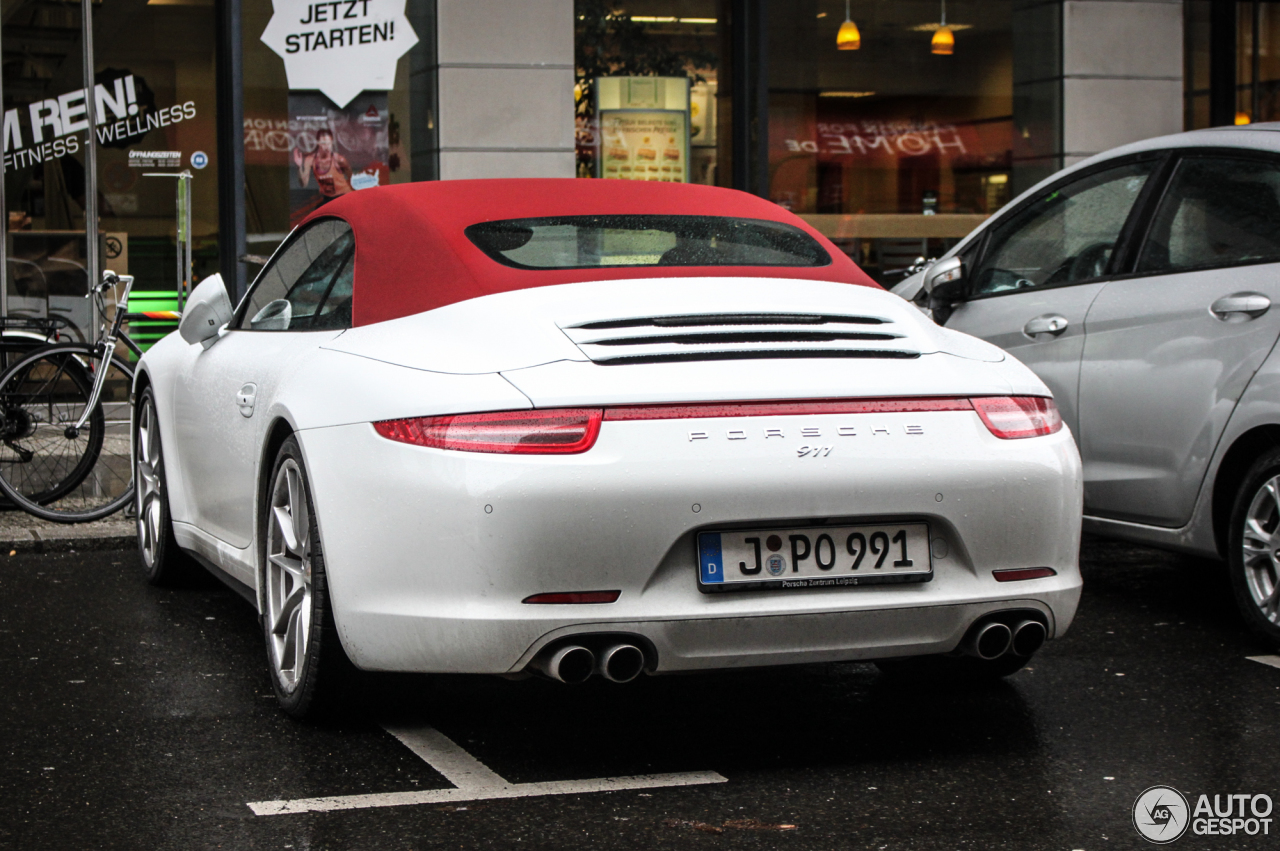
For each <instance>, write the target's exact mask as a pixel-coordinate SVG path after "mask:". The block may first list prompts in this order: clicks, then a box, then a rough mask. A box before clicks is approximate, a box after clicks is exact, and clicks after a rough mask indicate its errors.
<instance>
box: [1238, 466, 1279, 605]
mask: <svg viewBox="0 0 1280 851" xmlns="http://www.w3.org/2000/svg"><path fill="white" fill-rule="evenodd" d="M1240 546H1241V550H1242V551H1243V552H1242V553H1241V555H1242V556H1243V559H1242V561H1243V563H1244V580H1245V585H1246V586H1247V587H1248V589H1249V596H1250V597H1252V598H1253V603H1254V605H1255V606H1257V607H1258V611H1259V612H1261V613H1262V616H1263V617H1264V618H1265V619H1266V620H1267V621H1269V622H1270V623H1272V624H1275V625H1276V626H1280V476H1272V477H1271V478H1270V479H1268V480H1267V481H1266V482H1265V483H1263V485H1262V487H1260V488H1258V492H1257V493H1256V494H1254V495H1253V501H1252V502H1250V503H1249V510H1248V511H1247V512H1246V513H1245V516H1244V538H1243V540H1242V541H1241V544H1240Z"/></svg>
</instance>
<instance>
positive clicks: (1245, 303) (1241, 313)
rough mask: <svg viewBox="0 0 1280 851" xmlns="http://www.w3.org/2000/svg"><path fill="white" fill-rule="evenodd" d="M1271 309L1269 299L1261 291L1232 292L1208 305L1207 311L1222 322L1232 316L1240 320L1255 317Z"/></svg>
mask: <svg viewBox="0 0 1280 851" xmlns="http://www.w3.org/2000/svg"><path fill="white" fill-rule="evenodd" d="M1270 309H1271V299H1269V298H1267V297H1266V296H1264V295H1263V294H1262V293H1232V294H1231V295H1224V296H1223V297H1222V298H1220V299H1218V300H1217V301H1215V302H1214V303H1213V304H1211V305H1209V312H1210V313H1212V314H1213V315H1214V318H1216V319H1221V320H1223V321H1224V322H1225V321H1227V320H1230V319H1232V318H1236V319H1239V320H1241V321H1243V320H1245V319H1257V318H1258V317H1259V316H1261V315H1262V314H1264V313H1266V312H1267V311H1268V310H1270Z"/></svg>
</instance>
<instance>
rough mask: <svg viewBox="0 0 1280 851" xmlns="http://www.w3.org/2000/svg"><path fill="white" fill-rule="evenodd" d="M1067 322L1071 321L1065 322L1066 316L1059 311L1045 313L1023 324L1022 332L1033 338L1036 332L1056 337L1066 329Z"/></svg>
mask: <svg viewBox="0 0 1280 851" xmlns="http://www.w3.org/2000/svg"><path fill="white" fill-rule="evenodd" d="M1069 324H1071V323H1069V322H1067V317H1065V316H1063V315H1062V314H1060V313H1046V314H1043V315H1042V316H1037V317H1036V318H1035V319H1032V320H1031V321H1030V322H1028V323H1027V324H1026V325H1023V326H1022V333H1023V334H1026V335H1027V336H1028V337H1030V338H1031V339H1033V340H1034V339H1035V338H1036V335H1037V334H1052V335H1053V336H1055V337H1056V336H1058V335H1059V334H1061V333H1062V332H1063V331H1065V330H1067V326H1068V325H1069Z"/></svg>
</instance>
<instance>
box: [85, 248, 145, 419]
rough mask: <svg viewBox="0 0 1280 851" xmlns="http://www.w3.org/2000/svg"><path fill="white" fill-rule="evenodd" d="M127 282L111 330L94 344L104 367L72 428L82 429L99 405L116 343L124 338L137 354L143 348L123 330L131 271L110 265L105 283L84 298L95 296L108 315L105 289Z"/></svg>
mask: <svg viewBox="0 0 1280 851" xmlns="http://www.w3.org/2000/svg"><path fill="white" fill-rule="evenodd" d="M121 283H123V284H124V295H123V296H121V297H119V298H117V299H116V312H115V316H114V317H112V320H111V327H110V330H109V331H107V332H106V333H105V334H104V335H103V336H102V339H101V340H99V341H98V342H97V344H95V345H94V347H93V348H94V350H96V351H97V352H100V353H101V364H102V367H101V368H100V369H99V370H98V374H97V375H95V376H94V377H93V392H92V393H91V394H90V395H89V401H88V404H86V405H85V406H84V411H83V412H81V414H80V419H79V420H77V421H76V424H75V425H74V426H73V428H76V429H80V428H83V427H84V424H85V423H86V422H88V420H89V416H90V415H91V414H92V413H93V409H94V408H96V407H97V406H98V399H99V398H101V396H102V388H103V386H104V385H105V384H106V381H107V371H108V370H107V367H108V366H109V365H110V364H111V356H112V354H113V353H114V352H115V350H116V343H117V342H123V343H124V344H125V345H126V346H128V347H129V349H130V350H131V351H133V352H134V353H135V354H137V355H141V354H142V350H141V349H140V348H138V346H137V345H136V344H135V343H134V342H133V340H131V339H129V335H128V334H126V333H125V332H124V331H122V330H121V328H122V326H123V325H124V322H125V319H127V318H128V315H129V292H130V291H131V290H132V289H133V276H132V275H117V274H116V273H115V272H112V271H111V270H110V269H108V270H107V271H105V272H103V273H102V283H101V284H99V285H97V286H96V287H94V288H93V291H92V292H90V293H87V294H86V295H85V298H96V299H97V307H98V315H99V316H106V314H107V304H106V299H104V298H103V293H105V292H106V291H107V289H111V290H112V292H113V293H114V292H115V288H116V287H117V286H118V285H120V284H121Z"/></svg>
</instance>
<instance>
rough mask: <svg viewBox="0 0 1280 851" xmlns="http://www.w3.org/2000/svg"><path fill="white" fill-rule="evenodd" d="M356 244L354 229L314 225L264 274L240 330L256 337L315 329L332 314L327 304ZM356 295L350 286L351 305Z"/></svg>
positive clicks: (328, 222)
mask: <svg viewBox="0 0 1280 851" xmlns="http://www.w3.org/2000/svg"><path fill="white" fill-rule="evenodd" d="M353 244H354V242H353V236H352V234H351V227H350V225H348V224H347V223H346V222H344V221H342V220H340V219H321V220H320V221H318V222H315V223H314V224H312V225H309V226H308V227H307V229H306V230H304V231H302V232H300V233H298V234H297V235H295V236H294V237H293V238H292V239H291V240H290V241H289V243H288V245H286V246H285V247H284V249H282V250H281V252H280V253H279V254H278V255H277V256H276V257H275V259H274V260H273V261H272V262H271V264H270V265H268V266H267V268H265V269H263V270H262V274H261V275H259V276H258V280H257V281H255V282H254V285H253V289H252V290H251V291H250V292H249V303H248V304H247V305H246V306H245V309H244V313H243V314H242V315H241V316H240V321H239V324H238V325H237V326H236V327H237V328H242V329H247V330H254V331H285V330H289V331H297V330H308V329H310V328H312V327H313V325H312V323H313V321H314V317H316V316H317V314H321V313H325V312H326V311H325V310H324V301H325V299H326V297H327V296H328V295H329V291H330V288H331V286H332V284H333V283H334V278H335V276H338V275H339V273H341V272H342V270H343V268H344V267H345V266H347V265H348V262H349V259H350V256H351V254H352V246H353ZM350 295H351V293H350V285H349V281H348V282H347V286H346V287H345V296H346V298H347V300H348V302H349V300H350ZM341 315H342V314H341V313H339V314H337V316H341ZM349 315H350V312H349V310H348V311H347V316H349ZM334 318H336V317H335V316H330V317H327V319H326V321H325V322H322V326H321V327H330V324H331V323H332V321H333V319H334Z"/></svg>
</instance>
